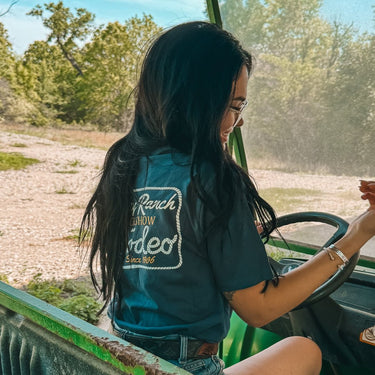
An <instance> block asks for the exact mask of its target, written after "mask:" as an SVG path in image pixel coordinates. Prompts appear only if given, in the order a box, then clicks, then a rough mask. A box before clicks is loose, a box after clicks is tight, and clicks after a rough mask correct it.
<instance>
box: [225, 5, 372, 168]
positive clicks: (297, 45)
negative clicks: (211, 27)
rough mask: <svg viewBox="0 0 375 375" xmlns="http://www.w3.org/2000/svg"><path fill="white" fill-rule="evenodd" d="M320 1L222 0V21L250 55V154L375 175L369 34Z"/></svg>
mask: <svg viewBox="0 0 375 375" xmlns="http://www.w3.org/2000/svg"><path fill="white" fill-rule="evenodd" d="M321 6H322V0H263V1H261V0H247V1H242V0H225V1H223V4H222V7H221V9H222V15H223V20H224V27H225V28H227V29H229V30H231V31H232V32H233V33H234V34H235V35H236V36H238V37H239V38H240V39H241V41H242V43H243V45H244V46H245V47H246V48H247V49H249V50H250V51H251V52H253V53H254V54H255V56H256V69H255V72H254V77H253V78H252V79H251V80H250V84H249V96H250V103H251V105H250V106H249V108H250V110H249V111H248V114H247V125H246V127H245V128H244V133H245V139H246V143H247V144H248V145H249V150H250V157H251V156H252V157H254V156H256V157H258V158H260V157H266V158H272V159H276V160H280V161H281V162H282V163H283V164H285V163H286V164H288V165H289V167H290V168H291V169H300V168H301V169H304V170H306V168H307V169H310V170H314V169H315V170H316V169H319V168H322V167H323V168H324V169H326V170H327V169H328V171H329V172H332V173H352V174H361V173H362V174H363V173H368V174H371V173H372V174H373V175H374V174H375V165H374V163H371V162H370V160H369V155H370V154H371V153H370V150H371V147H372V145H373V144H374V141H375V113H374V109H375V94H374V93H375V82H374V80H375V74H374V73H375V69H374V67H373V66H374V64H372V63H371V61H373V58H374V53H375V52H374V43H375V42H374V35H369V34H367V33H365V34H359V33H358V32H357V31H356V30H355V29H354V28H353V26H352V25H344V24H340V23H338V22H333V23H328V22H327V21H325V20H324V19H322V18H321V16H320V13H319V11H320V8H321Z"/></svg>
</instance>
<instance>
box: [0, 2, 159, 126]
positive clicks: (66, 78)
mask: <svg viewBox="0 0 375 375" xmlns="http://www.w3.org/2000/svg"><path fill="white" fill-rule="evenodd" d="M29 15H30V16H34V17H38V18H40V19H41V20H42V22H43V25H44V26H45V27H46V28H47V29H49V34H48V36H47V38H46V40H45V41H36V42H34V43H32V44H31V45H30V46H29V48H28V49H27V50H26V51H25V53H24V54H23V56H22V57H21V58H20V59H18V60H17V61H14V62H13V63H11V64H10V65H12V66H13V67H14V71H15V73H16V74H15V75H16V83H17V85H16V86H17V88H20V89H21V91H22V95H23V96H24V97H25V98H26V99H27V100H28V101H29V103H32V108H31V110H30V112H29V115H28V121H29V122H30V123H32V124H33V125H37V126H43V125H46V124H48V123H49V124H58V123H60V122H63V123H71V124H74V123H81V124H86V123H91V124H94V125H96V126H99V128H101V129H110V128H116V129H118V130H120V129H122V130H124V129H126V127H127V125H128V124H129V121H130V119H131V117H132V113H133V102H132V100H131V99H130V100H129V97H130V94H131V92H132V90H133V89H134V88H135V86H136V82H137V68H138V67H139V65H140V62H141V60H142V54H143V53H144V50H145V48H144V47H145V46H146V44H147V42H148V41H149V40H150V39H151V38H152V37H153V36H154V35H155V34H156V33H158V32H159V31H160V28H159V27H158V26H157V25H156V24H155V22H154V21H153V19H152V17H151V16H147V15H144V16H143V17H142V18H139V17H133V18H130V19H128V20H126V21H125V22H124V23H120V22H114V23H108V24H107V25H104V26H99V27H96V28H95V27H94V24H93V21H94V15H93V14H91V13H90V12H88V11H87V10H85V9H82V8H79V9H76V10H75V12H72V11H71V10H70V9H69V8H68V7H66V6H64V4H63V2H62V1H59V2H57V3H48V4H44V5H43V6H41V5H37V6H36V7H34V9H32V11H31V12H29ZM0 32H1V29H0ZM0 48H1V39H0ZM0 64H1V62H0ZM0 66H1V65H0Z"/></svg>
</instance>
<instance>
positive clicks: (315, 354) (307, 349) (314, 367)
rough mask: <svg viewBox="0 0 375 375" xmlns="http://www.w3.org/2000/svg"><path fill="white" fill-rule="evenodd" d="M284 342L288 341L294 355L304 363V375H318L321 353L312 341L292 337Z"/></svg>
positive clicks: (320, 365)
mask: <svg viewBox="0 0 375 375" xmlns="http://www.w3.org/2000/svg"><path fill="white" fill-rule="evenodd" d="M286 340H290V343H291V344H292V345H293V348H294V350H296V354H297V353H298V355H300V356H301V358H304V360H305V361H306V362H305V365H306V366H307V369H306V370H307V371H306V374H319V373H320V370H321V367H322V352H321V350H320V348H319V346H318V345H317V344H316V343H315V342H314V341H313V340H311V339H309V338H307V337H302V336H293V337H289V338H288V339H286Z"/></svg>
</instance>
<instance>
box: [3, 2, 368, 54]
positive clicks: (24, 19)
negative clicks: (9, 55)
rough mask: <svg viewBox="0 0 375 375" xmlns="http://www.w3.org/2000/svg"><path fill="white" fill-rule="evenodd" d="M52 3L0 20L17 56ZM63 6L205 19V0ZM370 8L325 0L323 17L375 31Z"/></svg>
mask: <svg viewBox="0 0 375 375" xmlns="http://www.w3.org/2000/svg"><path fill="white" fill-rule="evenodd" d="M52 1H53V0H41V1H40V0H38V1H36V0H19V1H18V2H17V4H15V5H14V6H13V8H12V9H11V11H10V12H9V13H7V14H6V15H4V16H3V17H1V18H0V22H2V23H3V24H4V25H5V28H6V29H7V30H8V35H9V40H10V42H11V43H12V45H13V49H14V51H15V52H16V53H18V54H22V53H23V52H24V51H25V50H26V49H27V46H28V45H29V44H30V43H32V42H33V41H35V40H44V39H45V37H46V35H47V30H45V29H44V28H43V25H42V22H41V20H40V19H37V18H35V17H31V16H27V15H26V13H27V12H29V11H30V10H31V9H32V8H33V7H34V6H35V5H36V4H44V3H47V2H52ZM55 2H57V0H55ZM10 3H11V0H0V14H1V13H2V12H3V11H5V10H6V9H8V6H9V4H10ZM64 5H65V6H68V7H69V8H71V9H72V10H73V9H75V8H85V9H87V10H88V11H90V12H92V13H94V14H95V16H96V17H95V23H96V24H97V25H99V24H106V23H108V22H113V21H119V22H121V23H122V22H124V21H125V20H126V19H128V18H130V17H133V16H135V15H138V16H142V13H146V14H151V15H152V16H153V17H154V20H155V22H156V23H157V24H158V25H160V26H162V27H169V26H173V25H175V24H178V23H182V22H186V21H191V20H203V19H205V15H204V8H205V1H204V0H64ZM372 6H375V0H324V4H323V7H322V15H323V17H324V18H326V19H327V20H328V21H333V20H338V21H341V22H344V23H351V22H353V23H354V25H355V27H357V28H358V29H359V30H360V31H370V32H374V30H375V29H374V23H375V22H374V21H373V11H372Z"/></svg>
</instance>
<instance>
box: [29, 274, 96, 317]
mask: <svg viewBox="0 0 375 375" xmlns="http://www.w3.org/2000/svg"><path fill="white" fill-rule="evenodd" d="M26 291H27V292H28V293H30V294H31V295H33V296H35V297H37V298H39V299H41V300H43V301H45V302H47V303H50V304H51V305H54V306H56V307H58V308H60V309H62V310H64V311H67V312H69V313H70V314H72V315H74V316H77V317H78V318H80V319H83V320H85V321H87V322H89V323H92V324H95V323H97V322H98V320H99V317H98V312H99V311H100V308H101V304H100V303H99V302H98V301H97V300H96V298H95V296H96V293H95V290H94V288H93V286H92V285H91V283H90V282H89V281H86V280H68V279H66V280H63V281H62V282H59V281H57V280H55V279H52V280H43V279H42V274H40V273H38V274H36V275H35V276H34V277H33V279H32V280H31V281H30V282H29V283H28V284H27V286H26Z"/></svg>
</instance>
